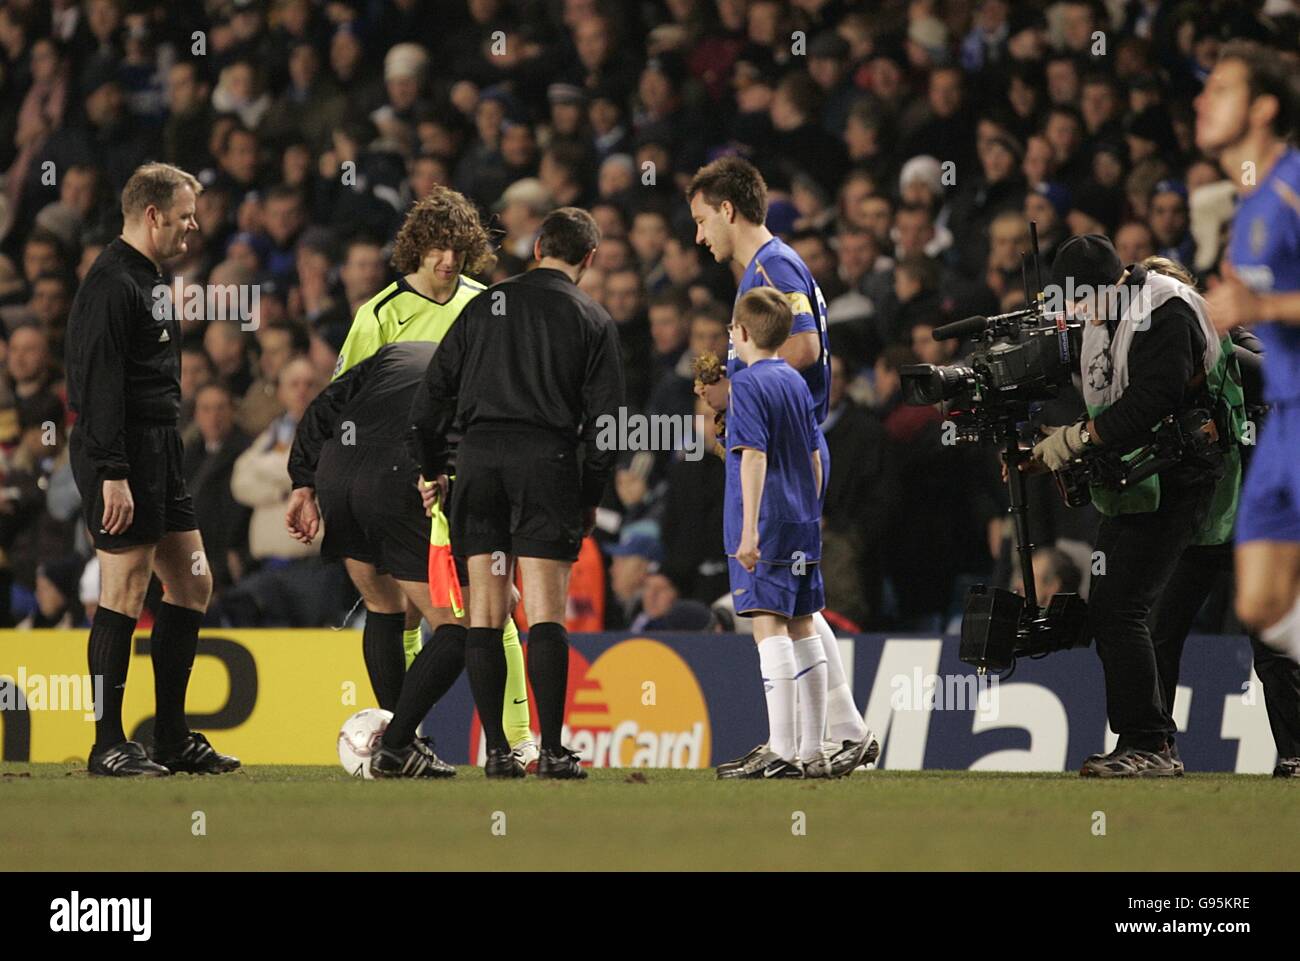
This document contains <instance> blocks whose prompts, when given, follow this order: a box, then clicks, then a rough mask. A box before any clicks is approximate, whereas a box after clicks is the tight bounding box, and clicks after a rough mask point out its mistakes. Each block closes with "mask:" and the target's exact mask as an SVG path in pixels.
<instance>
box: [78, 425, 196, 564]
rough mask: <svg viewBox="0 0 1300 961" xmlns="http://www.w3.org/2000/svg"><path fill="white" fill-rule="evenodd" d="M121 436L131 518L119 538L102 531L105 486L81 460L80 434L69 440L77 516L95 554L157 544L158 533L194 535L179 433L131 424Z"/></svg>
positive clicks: (83, 454) (87, 461) (85, 460)
mask: <svg viewBox="0 0 1300 961" xmlns="http://www.w3.org/2000/svg"><path fill="white" fill-rule="evenodd" d="M124 436H125V441H126V458H127V462H128V463H129V464H130V465H131V473H130V475H129V476H128V477H127V484H128V486H129V487H130V488H131V499H132V501H133V502H134V504H135V513H134V515H133V519H132V521H131V526H130V527H128V528H127V529H126V530H125V531H123V532H122V533H121V534H109V533H107V532H105V531H104V529H103V526H102V525H103V521H104V486H103V482H102V481H101V479H100V477H99V473H98V471H96V470H95V465H94V464H92V463H91V462H90V459H89V458H88V457H87V456H86V452H85V447H84V444H83V443H82V440H83V438H82V436H81V432H80V431H78V430H76V429H75V428H74V429H73V431H72V436H71V438H70V439H69V441H68V462H69V464H70V466H71V467H72V479H73V480H74V481H75V482H76V485H77V490H78V492H79V493H80V494H81V504H82V508H83V513H82V516H83V517H85V519H86V526H87V527H88V528H89V529H90V536H91V539H92V540H93V541H94V543H95V547H96V549H98V550H102V551H117V550H123V549H125V548H128V547H141V546H143V545H147V544H157V543H158V542H159V541H160V540H162V536H163V534H169V533H171V532H173V531H193V530H197V529H198V526H199V525H198V521H197V520H196V519H195V517H194V501H193V500H192V499H191V498H190V492H189V490H188V489H187V488H186V486H185V474H184V472H183V470H182V463H183V459H184V446H183V445H182V443H181V434H180V431H179V430H178V429H177V428H176V427H175V426H158V425H145V426H141V425H136V426H131V427H127V428H126V430H125V432H124Z"/></svg>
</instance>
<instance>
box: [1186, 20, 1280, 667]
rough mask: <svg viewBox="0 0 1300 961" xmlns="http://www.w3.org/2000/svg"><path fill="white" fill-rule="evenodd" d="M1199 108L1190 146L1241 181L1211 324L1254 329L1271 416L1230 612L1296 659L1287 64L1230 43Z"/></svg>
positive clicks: (1248, 491) (1251, 490)
mask: <svg viewBox="0 0 1300 961" xmlns="http://www.w3.org/2000/svg"><path fill="white" fill-rule="evenodd" d="M1196 111H1197V123H1196V143H1197V146H1198V147H1200V148H1201V149H1202V150H1203V151H1205V152H1206V153H1207V154H1210V155H1211V156H1215V157H1217V159H1218V161H1219V166H1220V167H1221V168H1222V170H1223V171H1224V173H1226V174H1227V175H1228V176H1229V177H1230V178H1232V179H1233V181H1235V182H1236V183H1238V184H1240V185H1241V186H1240V198H1239V201H1238V205H1237V211H1236V214H1235V215H1234V217H1233V223H1232V234H1231V239H1230V240H1229V245H1228V256H1227V260H1228V264H1227V265H1226V266H1225V270H1224V274H1225V279H1224V282H1223V283H1222V284H1220V285H1219V286H1218V287H1217V288H1216V289H1215V290H1214V291H1212V292H1211V293H1210V295H1209V297H1208V298H1207V300H1208V302H1209V305H1210V311H1211V316H1212V318H1213V319H1214V323H1215V325H1216V326H1217V327H1218V328H1219V330H1220V331H1227V330H1229V329H1230V328H1232V327H1236V326H1238V325H1240V324H1247V323H1249V324H1253V325H1254V330H1255V333H1256V334H1257V335H1258V337H1259V339H1260V341H1261V342H1263V345H1264V392H1265V399H1266V400H1267V401H1268V402H1269V405H1270V408H1271V410H1270V413H1269V416H1268V420H1267V422H1266V423H1265V426H1264V430H1263V431H1262V435H1261V437H1260V439H1259V447H1258V450H1257V452H1256V453H1255V457H1254V460H1253V461H1252V463H1251V466H1250V471H1249V474H1248V475H1247V477H1246V483H1245V485H1244V487H1243V489H1242V502H1241V509H1240V512H1239V515H1238V521H1237V532H1236V540H1237V545H1238V546H1237V616H1238V617H1239V618H1240V619H1241V621H1242V623H1243V624H1245V625H1246V626H1247V627H1248V628H1251V629H1253V630H1255V631H1257V632H1258V633H1259V636H1260V637H1261V638H1262V639H1263V640H1264V641H1265V642H1267V643H1269V644H1271V645H1272V646H1273V647H1276V648H1278V649H1280V650H1283V651H1286V652H1289V653H1290V655H1291V657H1292V658H1294V659H1296V660H1298V661H1300V151H1297V150H1296V148H1295V146H1294V145H1292V144H1290V143H1288V142H1287V138H1288V137H1290V136H1291V135H1292V134H1293V132H1294V130H1295V123H1296V119H1297V104H1296V94H1295V92H1294V89H1293V88H1292V86H1291V77H1290V76H1289V68H1288V66H1287V64H1286V62H1285V61H1284V59H1283V58H1282V57H1281V55H1280V54H1279V52H1278V51H1275V50H1269V49H1266V48H1264V47H1261V46H1259V45H1257V44H1254V43H1250V42H1246V41H1234V42H1232V43H1229V44H1228V45H1226V46H1225V47H1224V48H1223V51H1222V52H1221V54H1220V55H1219V61H1218V64H1217V65H1216V66H1215V68H1214V71H1213V72H1212V73H1211V74H1210V77H1209V79H1208V80H1207V81H1206V84H1205V89H1204V90H1203V91H1202V93H1201V95H1200V96H1199V97H1198V98H1197V102H1196Z"/></svg>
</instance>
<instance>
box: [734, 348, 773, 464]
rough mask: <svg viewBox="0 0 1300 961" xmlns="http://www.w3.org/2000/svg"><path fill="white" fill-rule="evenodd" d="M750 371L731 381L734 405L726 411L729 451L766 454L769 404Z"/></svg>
mask: <svg viewBox="0 0 1300 961" xmlns="http://www.w3.org/2000/svg"><path fill="white" fill-rule="evenodd" d="M747 371H748V368H746V369H745V370H742V371H739V372H737V374H736V376H735V378H733V379H732V381H731V403H730V404H729V405H728V407H727V449H728V450H735V449H736V448H737V447H749V448H752V449H753V450H757V451H763V452H764V453H766V452H767V442H768V430H767V416H766V414H767V404H766V398H765V397H764V396H763V394H762V391H760V390H759V389H758V385H757V384H755V383H754V377H753V376H752V374H749V373H747Z"/></svg>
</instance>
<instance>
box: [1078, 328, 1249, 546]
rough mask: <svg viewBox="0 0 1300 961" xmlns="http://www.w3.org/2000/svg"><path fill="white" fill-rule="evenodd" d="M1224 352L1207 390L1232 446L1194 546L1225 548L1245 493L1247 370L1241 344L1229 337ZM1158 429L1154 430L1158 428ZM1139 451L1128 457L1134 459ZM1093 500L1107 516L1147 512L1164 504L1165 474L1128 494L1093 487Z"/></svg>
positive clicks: (1094, 409)
mask: <svg viewBox="0 0 1300 961" xmlns="http://www.w3.org/2000/svg"><path fill="white" fill-rule="evenodd" d="M1220 343H1221V345H1222V347H1223V350H1222V352H1221V353H1220V355H1219V361H1218V363H1217V364H1215V365H1214V369H1213V370H1211V371H1210V373H1209V375H1208V376H1207V377H1206V390H1207V391H1208V393H1209V395H1210V397H1211V398H1213V399H1214V400H1215V401H1216V405H1215V406H1216V410H1215V411H1214V415H1215V421H1216V422H1217V423H1218V424H1219V425H1220V427H1222V426H1223V424H1224V423H1225V422H1226V423H1227V426H1228V435H1229V438H1230V439H1231V441H1232V443H1230V444H1229V445H1228V447H1227V450H1226V452H1225V455H1224V472H1223V477H1222V478H1220V480H1219V482H1218V484H1216V485H1215V488H1214V496H1213V497H1212V498H1211V499H1210V509H1209V511H1208V512H1207V513H1206V517H1205V521H1204V523H1203V524H1202V525H1201V528H1200V529H1199V530H1198V531H1197V533H1196V538H1195V540H1193V543H1194V544H1223V543H1226V542H1227V541H1228V540H1229V539H1231V537H1232V526H1233V524H1234V522H1235V521H1236V519H1237V503H1238V501H1239V499H1240V495H1241V446H1240V445H1241V440H1242V437H1243V436H1244V433H1245V428H1246V396H1245V392H1244V391H1243V390H1242V386H1241V370H1240V368H1239V367H1238V365H1237V360H1236V358H1235V357H1234V356H1233V353H1234V352H1235V350H1236V345H1234V344H1233V343H1232V340H1231V339H1230V338H1228V337H1224V338H1223V339H1222V340H1221V341H1220ZM1109 406H1110V405H1108V404H1099V405H1092V404H1089V405H1088V416H1089V417H1096V416H1097V415H1098V414H1100V413H1101V412H1102V411H1104V410H1106V408H1107V407H1109ZM1153 430H1154V428H1153ZM1136 454H1137V451H1136V450H1134V451H1131V452H1130V453H1128V454H1126V455H1124V458H1123V459H1124V460H1126V461H1127V460H1131V459H1132V458H1133V457H1134V456H1136ZM1091 492H1092V502H1093V504H1095V505H1096V507H1097V510H1099V511H1101V513H1103V514H1104V515H1106V516H1107V517H1115V516H1116V515H1119V514H1145V513H1148V512H1150V511H1153V510H1155V509H1156V508H1158V507H1159V506H1160V475H1159V474H1157V475H1155V476H1154V477H1148V478H1147V479H1146V480H1144V481H1142V482H1141V483H1140V484H1137V485H1135V486H1133V487H1130V488H1129V489H1127V490H1123V491H1117V490H1111V489H1109V488H1102V487H1098V486H1096V485H1093V486H1092V487H1091Z"/></svg>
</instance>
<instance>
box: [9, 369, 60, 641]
mask: <svg viewBox="0 0 1300 961" xmlns="http://www.w3.org/2000/svg"><path fill="white" fill-rule="evenodd" d="M18 426H19V430H20V435H19V439H18V445H17V447H16V448H15V449H14V451H13V453H12V454H11V455H10V456H9V458H8V464H7V466H6V468H5V472H4V477H3V481H2V484H3V486H0V625H3V626H5V627H8V626H10V625H11V624H12V623H13V622H12V618H11V617H10V616H9V615H8V613H7V611H8V607H9V601H10V594H11V590H12V589H18V590H20V591H22V592H24V593H25V594H26V596H27V597H28V598H30V596H31V594H32V592H34V591H35V590H36V570H37V568H38V567H39V566H40V564H41V562H42V561H43V560H45V559H50V560H53V559H56V558H60V557H64V556H66V555H67V554H68V552H69V551H71V549H72V526H71V524H69V523H67V522H64V521H59V520H56V519H55V518H54V516H53V515H52V514H50V513H49V511H47V510H46V509H45V506H46V504H45V492H46V490H47V488H48V487H49V484H50V476H51V475H52V474H53V473H54V469H55V465H56V464H57V462H58V457H59V454H60V452H61V451H62V449H63V444H64V441H65V440H66V437H65V436H64V430H63V402H62V401H61V400H59V399H58V398H57V397H54V396H52V395H50V394H35V395H33V396H31V397H29V398H28V399H27V401H26V402H25V403H24V404H23V405H22V406H21V407H20V408H19V413H18Z"/></svg>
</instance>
